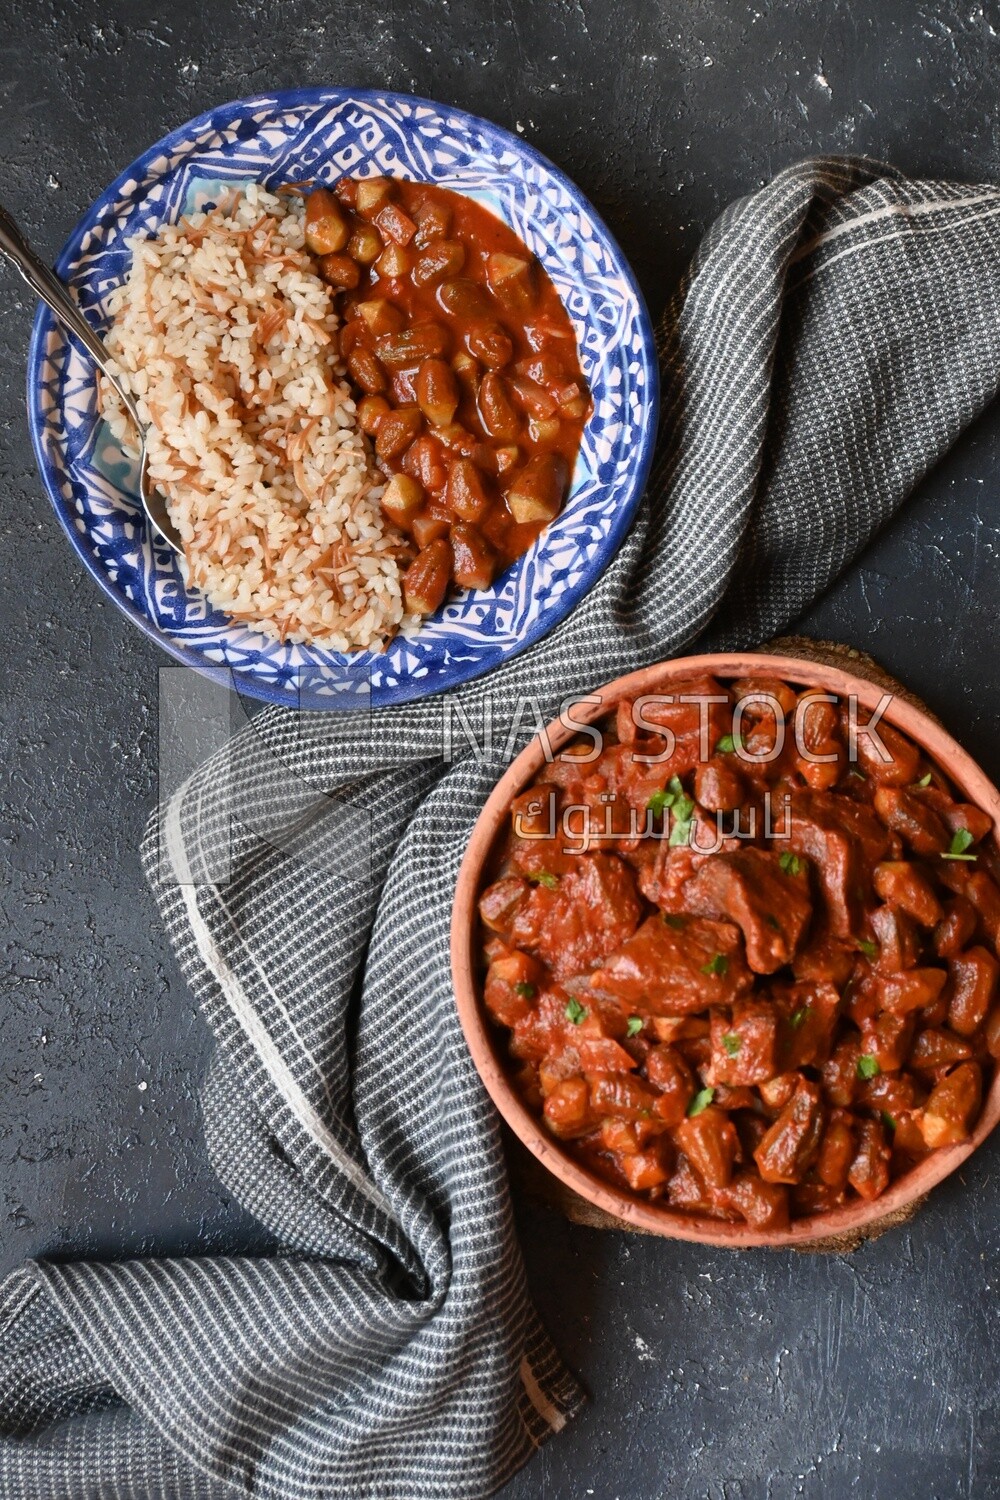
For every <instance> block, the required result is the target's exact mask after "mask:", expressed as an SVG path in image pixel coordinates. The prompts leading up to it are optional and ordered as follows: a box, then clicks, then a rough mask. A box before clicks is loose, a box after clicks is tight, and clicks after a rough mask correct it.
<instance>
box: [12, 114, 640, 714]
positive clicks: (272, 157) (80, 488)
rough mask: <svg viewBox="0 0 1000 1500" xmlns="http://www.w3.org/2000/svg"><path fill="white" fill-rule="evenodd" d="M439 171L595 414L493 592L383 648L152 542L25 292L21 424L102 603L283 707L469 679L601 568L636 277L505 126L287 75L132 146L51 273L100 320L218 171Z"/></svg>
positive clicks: (536, 636) (104, 436)
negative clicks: (268, 632)
mask: <svg viewBox="0 0 1000 1500" xmlns="http://www.w3.org/2000/svg"><path fill="white" fill-rule="evenodd" d="M348 172H349V173H352V174H354V175H361V176H365V175H374V174H384V175H387V176H405V177H411V178H415V179H419V180H423V181H434V182H438V183H440V184H441V185H443V186H445V187H452V188H454V189H456V190H457V191H459V192H463V193H466V194H469V195H470V196H472V197H475V198H477V199H478V200H480V201H481V202H483V203H485V204H486V205H487V206H488V207H489V208H491V209H492V210H493V211H494V212H495V213H497V214H498V215H499V216H500V217H501V218H502V219H504V220H505V221H506V222H507V223H508V224H510V225H511V226H512V227H513V228H514V229H515V230H516V231H517V233H518V234H519V235H520V236H521V238H522V239H523V240H524V241H525V242H526V243H527V244H528V245H529V246H530V248H531V249H532V250H533V251H534V252H535V254H536V255H537V256H538V258H539V260H540V261H541V262H542V264H543V265H544V266H545V269H546V270H547V272H548V273H549V275H550V276H551V277H552V279H553V281H554V282H555V284H556V286H557V287H558V289H559V292H560V295H561V296H562V298H563V301H564V302H565V304H566V307H567V310H568V311H569V314H570V317H571V319H572V321H573V324H574V326H575V328H576V331H577V337H578V340H579V345H580V358H581V364H582V367H583V371H584V374H585V375H586V377H587V380H588V382H589V384H590V389H591V393H592V396H593V401H594V414H593V416H592V417H591V419H590V421H589V422H588V424H587V429H586V431H585V433H584V438H583V442H582V444H581V449H580V454H579V457H578V459H577V464H576V468H575V470H574V474H573V481H572V486H571V491H570V495H569V498H568V500H567V503H566V505H565V507H564V509H563V512H562V514H561V515H560V516H559V517H558V518H557V519H556V520H555V521H554V522H553V523H552V524H551V525H550V526H549V527H547V528H546V530H545V532H543V534H542V536H541V537H540V538H539V539H538V541H537V542H536V543H535V544H534V546H533V547H532V548H531V549H530V550H529V551H528V552H527V553H525V554H524V556H523V557H521V558H520V559H518V561H517V562H515V563H514V564H512V566H511V567H510V568H508V569H507V570H506V571H505V572H504V573H503V574H502V575H501V576H500V577H499V578H498V579H497V580H496V582H495V584H494V586H493V588H491V589H488V590H482V591H477V592H470V591H463V592H461V593H459V594H457V595H456V596H454V597H453V598H451V599H449V600H448V601H447V602H446V603H445V605H444V606H443V607H442V609H441V610H440V611H438V613H437V614H436V615H433V616H431V617H430V618H429V619H427V620H426V621H425V622H424V623H423V624H422V625H421V627H420V628H419V629H418V630H416V631H414V632H413V633H412V634H409V635H404V634H400V635H398V636H396V638H395V639H394V640H393V641H391V642H390V643H389V645H388V647H387V648H386V649H385V650H384V651H380V652H375V651H360V652H355V653H352V654H350V655H342V654H340V653H337V652H332V651H323V650H320V649H318V648H315V647H309V646H301V645H287V644H286V645H280V644H279V643H278V642H275V641H270V640H268V639H266V638H265V637H264V636H262V635H259V634H257V633H256V632H254V631H252V630H250V629H247V628H245V627H244V626H242V625H239V624H237V623H236V622H234V621H231V620H229V619H227V617H226V616H225V615H223V614H222V613H220V612H219V611H216V610H213V609H212V608H211V607H210V606H209V605H208V604H207V601H206V600H205V598H204V596H202V595H201V594H199V593H198V592H197V591H196V590H189V589H187V588H186V587H185V585H184V582H183V580H182V578H181V575H180V571H179V568H178V566H177V561H176V559H175V557H174V555H173V553H172V552H171V551H170V550H169V549H168V548H166V547H163V546H158V545H156V544H154V542H153V540H152V537H151V535H150V531H149V529H148V528H147V526H146V525H145V524H144V522H143V520H142V516H141V511H140V510H139V506H138V501H137V498H136V474H135V471H134V469H133V467H132V466H131V465H130V464H129V463H128V461H127V460H125V459H124V457H123V455H122V453H121V451H120V449H118V448H117V447H116V445H115V443H114V441H113V439H111V437H110V434H109V433H108V430H107V428H106V426H105V424H104V423H103V421H101V420H100V419H99V418H98V416H97V409H96V384H95V380H94V372H93V367H92V365H91V364H90V362H89V360H88V359H86V357H85V356H84V355H83V354H82V352H81V351H80V350H79V349H78V348H77V347H76V345H75V344H74V343H73V342H72V341H71V340H69V339H67V337H66V336H65V335H64V333H63V332H62V330H61V328H60V327H59V325H58V324H57V323H56V321H55V319H54V318H53V317H52V315H51V314H50V313H49V311H48V309H47V308H45V307H41V308H39V311H38V315H37V317H36V319H35V324H34V328H33V330H32V338H31V346H30V350H29V355H28V421H29V426H30V429H31V436H32V442H33V445H34V450H35V456H36V458H37V461H38V465H39V469H40V471H41V474H42V479H43V481H44V484H45V488H46V490H47V491H48V494H49V498H50V499H51V501H52V504H53V506H54V508H55V511H56V515H57V516H58V518H59V520H60V522H61V524H62V526H63V529H64V530H65V532H66V534H67V536H68V537H69V539H70V541H71V543H72V545H73V547H74V548H75V550H76V552H77V553H78V555H79V556H80V558H81V559H82V561H83V563H84V564H85V566H86V567H87V569H88V571H89V572H90V573H91V574H92V575H93V577H94V578H95V579H96V580H97V582H98V584H99V585H100V586H101V588H102V589H103V590H104V591H105V593H106V594H108V596H109V597H110V598H111V599H112V600H113V601H114V603H115V604H116V605H117V606H118V607H119V608H120V609H121V610H122V611H123V612H124V613H125V614H126V615H127V616H128V617H129V619H130V620H132V621H133V622H134V623H135V624H136V625H138V626H139V628H140V629H141V630H143V631H144V632H145V633H146V635H147V636H149V637H150V638H151V639H152V640H154V641H156V642H157V643H158V645H160V646H161V647H162V648H163V649H164V650H165V651H166V652H168V653H169V654H170V655H171V656H172V657H174V658H175V659H176V660H178V661H180V662H183V663H184V664H185V665H186V666H189V667H193V668H195V669H196V670H199V671H203V672H207V673H208V674H209V675H211V676H212V677H213V678H215V679H216V680H219V679H220V678H221V679H223V680H226V675H227V674H228V681H229V683H230V685H231V686H232V687H233V688H234V689H235V690H236V691H237V692H238V693H244V694H247V695H248V696H250V697H252V698H257V699H261V700H263V701H264V702H268V703H274V704H280V705H284V706H287V707H290V708H316V709H328V710H358V709H364V708H371V707H385V706H388V705H390V704H398V703H406V702H409V701H411V700H412V699H415V698H419V697H424V696H427V695H429V694H432V693H440V692H444V691H447V690H448V689H450V688H454V687H457V686H459V685H460V684H461V683H464V682H468V681H470V680H471V679H472V678H475V677H479V676H481V675H482V674H483V673H484V672H488V671H489V670H490V669H491V668H493V667H495V666H497V665H498V664H499V663H500V662H502V661H504V660H506V659H507V658H508V657H511V656H514V655H516V654H518V653H519V652H521V651H524V650H526V649H527V648H528V647H529V646H532V645H534V644H535V642H537V641H538V640H540V639H541V638H542V637H543V636H544V635H546V634H547V633H548V632H549V631H550V630H551V629H552V628H553V627H554V626H555V625H557V624H558V623H559V621H560V620H562V619H564V618H565V616H566V615H567V614H568V613H569V612H570V610H571V609H572V608H573V606H574V605H575V604H576V603H577V601H578V600H579V599H580V598H581V597H582V596H583V595H584V594H585V593H586V592H587V590H588V589H589V588H590V587H591V586H592V585H593V584H594V583H595V582H596V581H597V579H598V578H599V577H600V575H601V573H602V572H603V571H604V569H605V567H606V566H607V564H608V563H609V562H610V560H611V558H612V557H613V556H614V554H615V552H616V551H617V549H618V547H619V546H620V544H621V542H622V541H623V539H624V537H625V535H626V533H627V531H628V529H629V526H630V525H631V522H632V519H633V516H634V514H635V511H636V508H637V506H638V504H639V502H640V500H641V498H642V494H643V490H644V488H645V484H646V479H647V476H648V472H649V466H650V463H651V460H652V454H653V446H654V442H655V438H656V425H657V414H658V372H657V362H656V350H655V345H654V339H653V331H652V327H651V325H650V321H649V315H648V313H647V311H646V306H645V303H644V301H643V298H642V294H641V292H640V291H639V288H638V286H637V284H636V281H635V277H634V276H633V274H632V271H631V269H630V267H629V265H628V263H627V261H626V260H625V257H624V256H623V254H622V252H621V251H620V249H619V248H618V246H617V245H616V243H615V241H614V239H613V238H612V236H611V234H610V233H609V231H608V230H607V228H606V227H605V225H604V224H603V223H602V221H601V220H600V218H599V217H598V216H597V214H596V213H595V212H594V211H593V209H592V208H591V207H590V205H589V204H588V203H587V201H586V199H585V198H584V197H583V196H582V194H581V193H580V192H579V191H578V190H577V189H576V188H575V187H574V185H573V184H572V183H571V182H570V181H569V179H568V178H567V177H566V176H565V175H564V174H563V173H562V172H560V171H559V170H558V169H557V168H556V167H554V166H552V164H551V163H550V162H548V161H547V160H546V159H545V158H544V157H543V156H541V155H540V154H539V153H538V152H537V151H535V150H534V149H533V148H532V147H531V146H529V145H527V144H526V143H525V142H524V141H522V140H520V139H518V138H517V137H516V136H512V135H511V134H510V133H509V132H508V131H506V130H502V129H501V128H500V127H499V126H497V125H493V124H492V123H490V122H489V121H488V120H482V119H479V118H477V117H476V116H474V115H470V114H466V113H465V112H464V111H463V110H459V109H452V108H449V107H448V106H446V105H442V104H436V103H434V102H433V101H431V100H427V99H419V98H416V97H414V96H411V95H408V94H393V93H383V92H380V91H366V90H354V89H350V90H348V89H336V88H326V89H296V90H291V91H285V92H277V93H272V94H260V95H256V96H254V97H252V98H249V99H243V100H238V101H235V102H232V103H229V104H222V105H220V106H218V107H217V108H216V109H213V110H209V111H208V112H207V113H205V114H203V115H199V116H198V118H197V119H195V120H192V121H190V122H189V123H188V124H186V125H182V126H181V127H180V128H179V129H177V130H175V131H173V132H172V133H171V134H170V135H168V136H166V137H164V139H163V140H162V141H159V142H158V143H157V144H156V145H155V146H152V147H151V148H150V149H149V150H148V151H147V152H145V153H144V155H142V156H140V157H139V158H138V159H137V160H136V161H135V162H134V163H133V164H132V165H131V166H130V167H128V168H126V170H125V171H124V172H123V173H122V174H121V175H120V176H119V177H118V178H117V179H116V180H115V181H114V182H113V183H112V184H111V186H110V187H109V188H108V189H107V191H106V192H104V193H103V194H102V195H101V197H100V198H98V200H97V201H96V203H94V204H93V206H92V207H91V208H90V209H89V210H88V211H87V213H86V214H85V215H84V216H83V218H82V219H81V220H80V222H79V224H77V226H76V228H75V229H74V230H73V233H72V234H71V235H70V237H69V240H68V241H67V243H66V245H65V247H64V248H63V251H62V253H61V254H60V256H59V259H58V260H57V262H56V270H57V271H58V273H59V274H60V276H62V277H63V278H64V279H65V280H67V281H68V282H69V283H70V284H71V285H72V286H73V287H74V289H75V291H76V294H77V297H78V299H79V301H80V304H81V306H82V307H83V308H84V310H85V312H86V313H87V315H88V316H89V317H90V319H91V321H92V322H94V324H95V325H96V326H97V327H98V328H103V327H106V326H107V323H108V315H107V298H108V295H109V293H110V292H111V291H112V290H113V289H114V287H116V286H118V285H119V284H120V283H121V281H122V280H123V279H124V277H125V275H126V274H127V271H128V266H129V261H130V252H129V250H128V248H127V246H126V244H125V240H126V238H127V237H129V236H132V235H139V234H150V233H153V232H155V230H156V228H157V227H158V225H160V224H162V223H163V222H165V221H167V220H169V219H172V218H176V217H178V216H179V215H180V214H182V213H184V212H187V211H190V210H191V209H193V208H194V207H197V206H201V205H202V204H204V203H207V202H210V201H213V199H214V198H215V197H217V196H218V194H219V192H220V191H221V190H222V189H224V188H226V187H229V186H232V185H234V184H237V183H240V182H244V181H248V180H251V179H252V180H256V181H263V182H265V183H268V184H275V185H276V184H277V183H279V182H295V181H303V180H306V179H313V180H319V181H324V182H332V181H335V180H336V179H337V178H338V177H340V176H341V175H343V174H344V173H348Z"/></svg>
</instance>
